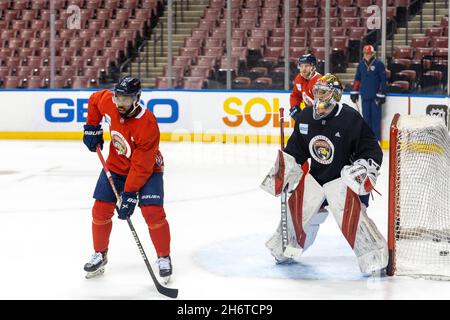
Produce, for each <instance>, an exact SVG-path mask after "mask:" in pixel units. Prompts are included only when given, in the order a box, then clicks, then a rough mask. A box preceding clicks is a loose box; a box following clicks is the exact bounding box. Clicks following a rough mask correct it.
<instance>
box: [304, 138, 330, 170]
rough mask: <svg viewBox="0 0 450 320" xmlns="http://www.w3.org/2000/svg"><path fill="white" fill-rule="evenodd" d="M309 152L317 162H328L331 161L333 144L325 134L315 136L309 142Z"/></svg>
mask: <svg viewBox="0 0 450 320" xmlns="http://www.w3.org/2000/svg"><path fill="white" fill-rule="evenodd" d="M309 153H310V154H311V156H312V157H313V159H314V160H316V161H317V162H319V163H321V164H330V163H331V162H333V157H334V145H333V143H332V142H331V141H330V139H328V138H327V137H325V136H315V137H314V138H312V139H311V141H310V142H309Z"/></svg>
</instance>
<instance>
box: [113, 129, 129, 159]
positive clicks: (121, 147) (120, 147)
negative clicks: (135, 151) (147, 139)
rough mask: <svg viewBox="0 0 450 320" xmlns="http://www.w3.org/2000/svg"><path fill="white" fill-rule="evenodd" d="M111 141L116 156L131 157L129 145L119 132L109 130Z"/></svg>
mask: <svg viewBox="0 0 450 320" xmlns="http://www.w3.org/2000/svg"><path fill="white" fill-rule="evenodd" d="M111 141H112V143H113V146H114V148H116V151H117V154H120V155H124V156H125V157H127V158H129V157H130V156H131V148H130V144H129V143H128V141H127V139H125V137H124V136H123V135H122V134H121V133H120V132H117V131H115V130H111Z"/></svg>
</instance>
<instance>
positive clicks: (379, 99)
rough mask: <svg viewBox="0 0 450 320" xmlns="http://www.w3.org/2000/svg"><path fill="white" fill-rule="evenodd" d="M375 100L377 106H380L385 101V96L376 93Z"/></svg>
mask: <svg viewBox="0 0 450 320" xmlns="http://www.w3.org/2000/svg"><path fill="white" fill-rule="evenodd" d="M375 102H376V104H377V106H379V107H381V106H382V105H383V104H384V103H385V102H386V96H385V95H384V94H381V93H377V95H376V96H375Z"/></svg>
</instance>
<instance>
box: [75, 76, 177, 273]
mask: <svg viewBox="0 0 450 320" xmlns="http://www.w3.org/2000/svg"><path fill="white" fill-rule="evenodd" d="M140 95H141V82H140V80H139V79H137V78H133V77H131V76H127V77H124V78H122V79H121V80H120V81H119V83H118V84H117V85H116V86H115V89H114V92H112V91H109V90H100V91H98V92H95V93H93V94H92V95H91V97H90V98H89V102H88V114H87V120H86V125H84V137H83V142H84V144H86V146H87V147H88V149H89V150H90V151H92V152H95V151H96V146H97V145H99V146H100V148H102V147H103V130H102V127H101V124H100V122H101V120H102V118H103V117H104V118H105V119H106V121H107V122H108V123H109V128H110V133H111V143H110V144H109V155H108V159H107V160H106V165H107V167H108V169H109V170H110V171H111V175H112V177H113V180H114V184H115V187H116V189H117V191H118V193H119V194H120V197H121V199H120V200H121V202H120V203H121V206H120V208H118V217H119V219H122V220H126V219H127V217H130V216H131V215H132V214H133V211H134V209H135V207H136V205H137V204H138V203H139V207H140V208H141V212H142V215H143V217H144V219H145V222H146V223H147V225H148V229H149V233H150V237H151V240H152V242H153V245H154V246H155V249H156V253H157V255H158V260H157V264H158V267H159V274H160V276H161V277H163V278H165V279H166V280H168V277H169V276H170V275H171V274H172V263H171V259H170V230H169V224H168V222H167V220H166V215H165V212H164V208H163V198H164V190H163V168H164V162H163V157H162V155H161V153H160V151H159V139H160V133H159V128H158V124H157V122H156V118H155V116H154V115H153V113H151V112H150V111H149V110H148V109H147V108H145V107H144V106H142V105H140V104H139V98H140ZM94 199H95V202H94V206H93V208H92V236H93V243H94V250H95V253H94V254H93V255H92V258H91V260H90V261H89V262H88V263H86V264H85V266H84V270H85V271H86V272H87V275H86V277H88V278H89V277H92V276H94V275H96V274H99V273H103V272H104V266H105V264H106V263H107V261H108V259H107V252H108V245H109V237H110V234H111V229H112V217H113V215H114V208H115V205H116V202H117V200H118V199H116V197H115V196H114V193H113V190H112V189H111V186H110V185H109V183H108V179H107V177H106V174H105V173H104V171H103V170H102V171H101V173H100V177H99V179H98V181H97V185H96V187H95V191H94Z"/></svg>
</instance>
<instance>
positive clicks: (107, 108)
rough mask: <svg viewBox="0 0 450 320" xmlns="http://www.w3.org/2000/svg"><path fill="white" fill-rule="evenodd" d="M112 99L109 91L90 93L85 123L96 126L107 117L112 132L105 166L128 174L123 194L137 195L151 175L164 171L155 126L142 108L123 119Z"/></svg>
mask: <svg viewBox="0 0 450 320" xmlns="http://www.w3.org/2000/svg"><path fill="white" fill-rule="evenodd" d="M112 97H113V93H112V92H111V91H109V90H101V91H98V92H95V93H94V94H92V95H91V96H90V98H89V102H88V115H87V120H86V123H87V124H90V125H98V124H100V121H101V120H102V118H103V116H104V117H105V118H106V121H107V122H108V123H109V130H110V133H111V143H110V145H109V155H108V159H107V160H106V165H107V167H108V169H109V170H111V171H113V172H115V173H118V174H122V175H127V179H126V182H125V187H124V192H138V191H139V189H141V187H142V186H143V185H144V184H145V182H147V180H148V179H149V178H150V176H151V175H152V173H153V172H162V171H163V166H164V163H163V158H162V155H161V153H160V152H159V139H160V133H159V128H158V124H157V122H156V118H155V116H154V115H153V113H151V112H150V111H149V110H148V109H147V108H145V107H141V111H140V112H139V114H138V115H137V116H136V117H134V118H130V119H124V118H122V116H121V115H120V113H119V111H118V110H117V106H116V104H115V103H114V102H113V100H112Z"/></svg>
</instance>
